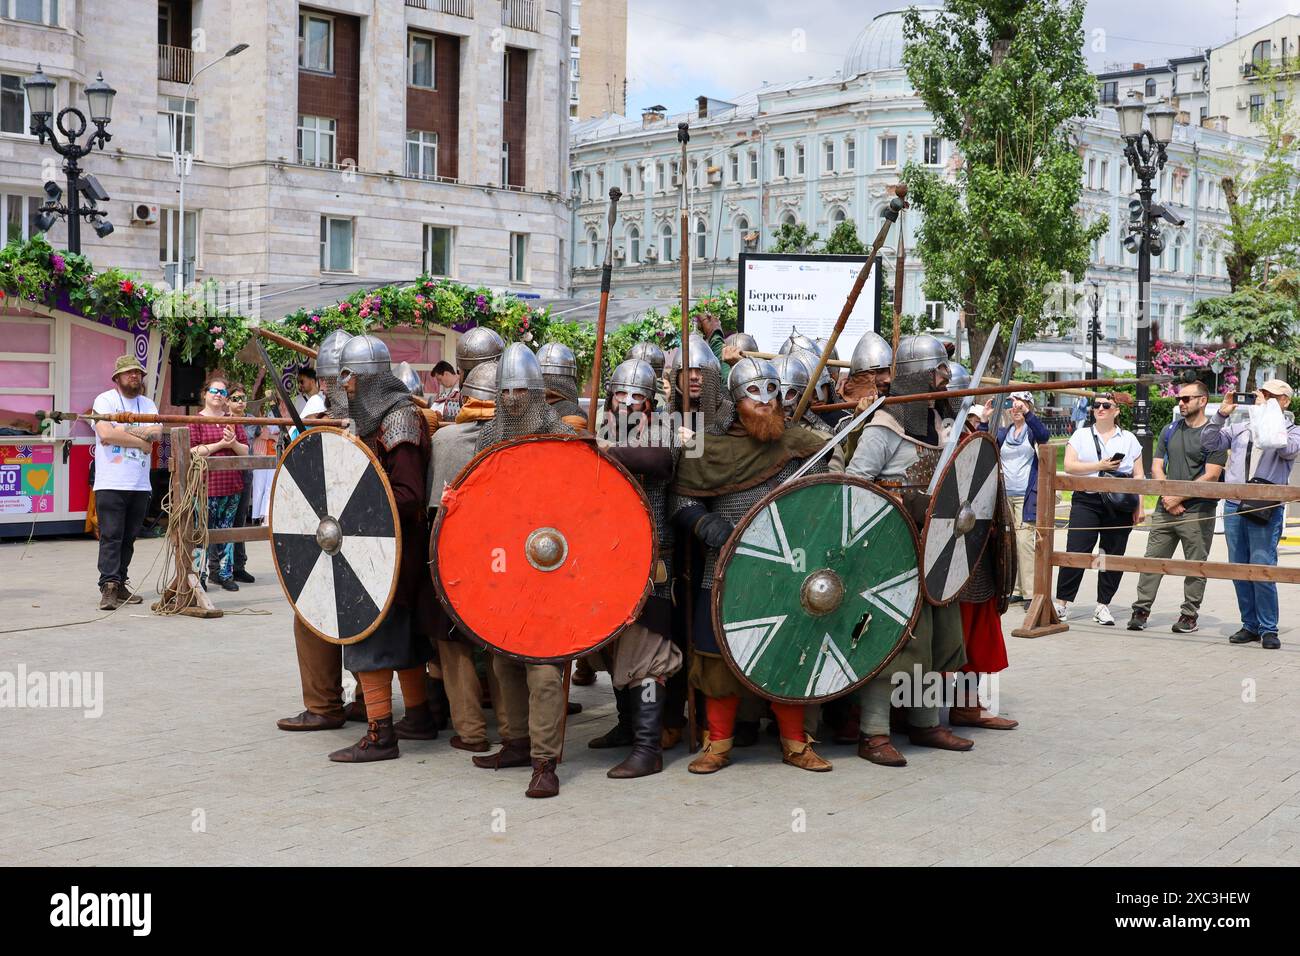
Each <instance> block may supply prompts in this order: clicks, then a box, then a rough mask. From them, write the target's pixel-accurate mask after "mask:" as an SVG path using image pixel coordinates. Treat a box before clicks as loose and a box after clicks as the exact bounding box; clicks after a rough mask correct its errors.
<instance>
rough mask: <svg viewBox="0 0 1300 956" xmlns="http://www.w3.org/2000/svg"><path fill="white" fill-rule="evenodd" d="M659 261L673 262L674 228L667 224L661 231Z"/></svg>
mask: <svg viewBox="0 0 1300 956" xmlns="http://www.w3.org/2000/svg"><path fill="white" fill-rule="evenodd" d="M659 260H660V261H661V262H672V261H673V227H672V226H670V225H668V224H667V223H664V226H663V228H662V229H660V230H659Z"/></svg>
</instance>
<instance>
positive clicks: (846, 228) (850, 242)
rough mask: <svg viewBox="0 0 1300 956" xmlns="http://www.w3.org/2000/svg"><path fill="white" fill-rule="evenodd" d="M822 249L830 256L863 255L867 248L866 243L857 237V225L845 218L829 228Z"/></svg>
mask: <svg viewBox="0 0 1300 956" xmlns="http://www.w3.org/2000/svg"><path fill="white" fill-rule="evenodd" d="M822 251H823V252H825V253H826V254H827V255H832V256H865V255H866V254H867V251H868V250H867V246H866V244H865V243H864V242H863V241H862V240H861V239H859V238H858V227H857V226H855V225H854V224H853V220H852V219H845V220H844V221H843V222H840V223H837V224H836V226H835V228H834V229H832V230H831V234H830V236H828V237H827V239H826V245H825V246H824V247H823V249H822Z"/></svg>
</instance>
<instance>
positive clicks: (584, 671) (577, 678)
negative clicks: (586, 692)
mask: <svg viewBox="0 0 1300 956" xmlns="http://www.w3.org/2000/svg"><path fill="white" fill-rule="evenodd" d="M572 683H574V684H575V685H577V686H578V687H590V686H591V685H592V684H594V683H596V672H595V671H594V670H592V669H591V665H590V664H588V663H587V659H586V658H585V657H579V658H578V661H577V663H576V664H574V665H573V680H572Z"/></svg>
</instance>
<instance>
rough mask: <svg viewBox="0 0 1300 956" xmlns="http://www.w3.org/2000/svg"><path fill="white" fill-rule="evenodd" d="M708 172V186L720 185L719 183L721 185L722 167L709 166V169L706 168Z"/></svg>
mask: <svg viewBox="0 0 1300 956" xmlns="http://www.w3.org/2000/svg"><path fill="white" fill-rule="evenodd" d="M708 173H709V185H710V186H721V185H722V167H721V166H710V167H709V169H708Z"/></svg>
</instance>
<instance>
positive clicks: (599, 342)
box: [587, 186, 623, 435]
mask: <svg viewBox="0 0 1300 956" xmlns="http://www.w3.org/2000/svg"><path fill="white" fill-rule="evenodd" d="M622 198H623V193H622V191H621V190H620V189H619V188H618V187H617V186H611V187H610V190H609V219H608V220H607V222H608V223H609V231H608V232H607V233H606V235H605V266H604V268H603V269H601V272H600V311H599V312H598V313H596V354H595V355H594V356H593V357H592V360H591V401H590V402H589V403H588V405H587V431H589V432H591V433H592V434H593V435H594V434H595V433H596V409H597V407H598V403H597V401H596V396H597V395H598V394H599V392H600V377H601V372H602V371H603V369H604V365H603V364H602V363H603V362H604V361H605V316H606V315H607V314H608V313H609V286H610V282H611V280H612V279H613V276H614V222H615V221H616V220H617V219H618V201H619V200H620V199H622Z"/></svg>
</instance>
